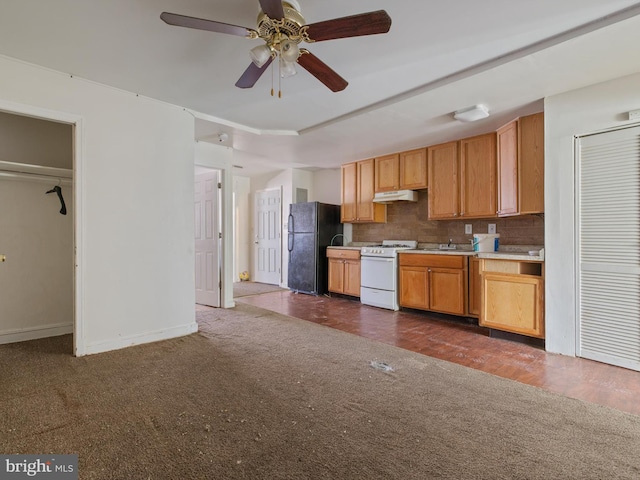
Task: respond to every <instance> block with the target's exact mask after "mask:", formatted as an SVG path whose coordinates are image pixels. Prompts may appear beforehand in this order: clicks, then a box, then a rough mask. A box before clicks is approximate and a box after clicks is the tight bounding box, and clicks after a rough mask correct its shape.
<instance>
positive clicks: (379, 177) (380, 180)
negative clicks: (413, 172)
mask: <svg viewBox="0 0 640 480" xmlns="http://www.w3.org/2000/svg"><path fill="white" fill-rule="evenodd" d="M375 166H376V170H375V179H376V182H375V184H376V187H375V191H376V192H392V191H394V190H398V189H399V187H400V160H399V156H398V154H397V153H395V154H393V155H385V156H384V157H376V159H375Z"/></svg>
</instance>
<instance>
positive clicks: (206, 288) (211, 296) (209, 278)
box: [195, 170, 220, 307]
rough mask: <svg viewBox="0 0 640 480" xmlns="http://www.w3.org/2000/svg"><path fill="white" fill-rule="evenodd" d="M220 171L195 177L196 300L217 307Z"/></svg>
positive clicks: (218, 299) (218, 290) (218, 302)
mask: <svg viewBox="0 0 640 480" xmlns="http://www.w3.org/2000/svg"><path fill="white" fill-rule="evenodd" d="M219 173H220V172H218V171H217V170H216V171H211V172H207V173H201V174H198V175H196V177H195V240H196V250H195V252H196V303H198V304H200V305H208V306H210V307H219V306H220V255H219V245H220V242H219V235H220V221H219V218H220V217H219V205H220V202H219V201H218V192H219V189H218V182H219V181H220V177H219Z"/></svg>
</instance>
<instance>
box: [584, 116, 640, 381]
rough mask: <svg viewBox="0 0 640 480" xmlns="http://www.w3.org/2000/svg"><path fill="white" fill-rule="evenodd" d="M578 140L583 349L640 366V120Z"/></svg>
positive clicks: (593, 356) (619, 362) (612, 360)
mask: <svg viewBox="0 0 640 480" xmlns="http://www.w3.org/2000/svg"><path fill="white" fill-rule="evenodd" d="M577 146H578V150H577V152H578V179H579V182H578V186H577V193H578V203H577V208H578V221H579V226H578V232H579V238H578V254H577V255H578V269H579V270H578V276H579V279H578V289H579V291H578V302H579V305H578V315H579V319H578V339H577V343H578V344H577V352H578V355H579V356H581V357H585V358H589V359H592V360H598V361H602V362H606V363H610V364H613V365H618V366H622V367H626V368H631V369H634V370H640V126H639V127H631V128H625V129H620V130H615V131H611V132H605V133H600V134H596V135H590V136H585V137H581V138H580V139H578V143H577Z"/></svg>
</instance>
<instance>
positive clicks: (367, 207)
mask: <svg viewBox="0 0 640 480" xmlns="http://www.w3.org/2000/svg"><path fill="white" fill-rule="evenodd" d="M341 177H342V185H341V196H342V202H341V208H340V221H341V222H342V223H373V222H378V223H384V222H386V221H387V206H386V205H384V204H381V203H373V196H374V188H375V184H374V179H375V163H374V159H369V160H361V161H359V162H353V163H347V164H345V165H342V169H341Z"/></svg>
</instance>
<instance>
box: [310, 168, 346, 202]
mask: <svg viewBox="0 0 640 480" xmlns="http://www.w3.org/2000/svg"><path fill="white" fill-rule="evenodd" d="M340 171H341V170H340V169H339V168H327V169H326V170H318V171H316V172H313V191H314V196H313V201H315V202H322V203H329V204H332V205H340V202H341V201H342V200H341V198H340V195H341V192H340V188H341V178H340Z"/></svg>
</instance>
